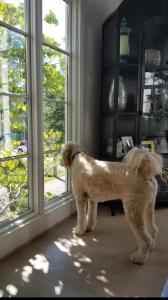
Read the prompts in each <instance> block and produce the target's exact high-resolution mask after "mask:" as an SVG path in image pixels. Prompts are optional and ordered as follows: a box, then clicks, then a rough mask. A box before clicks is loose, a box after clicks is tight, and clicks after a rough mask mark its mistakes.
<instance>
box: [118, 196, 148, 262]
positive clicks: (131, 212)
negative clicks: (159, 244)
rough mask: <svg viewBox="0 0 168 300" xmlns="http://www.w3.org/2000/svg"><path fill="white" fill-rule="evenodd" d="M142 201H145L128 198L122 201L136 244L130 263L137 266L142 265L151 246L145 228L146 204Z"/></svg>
mask: <svg viewBox="0 0 168 300" xmlns="http://www.w3.org/2000/svg"><path fill="white" fill-rule="evenodd" d="M141 197H143V196H141ZM137 198H138V197H137ZM144 200H145V199H143V202H142V198H141V199H139V201H138V199H130V198H129V199H128V201H126V202H125V201H123V207H124V211H125V216H126V219H127V222H128V223H129V225H130V227H131V229H132V231H133V233H134V235H135V237H136V239H137V242H138V251H137V252H135V253H133V254H132V255H131V257H130V258H131V261H132V262H134V263H138V264H143V263H144V261H145V259H146V258H147V257H148V254H149V251H150V249H151V246H152V238H151V236H150V234H149V233H148V231H147V228H146V226H145V213H146V207H147V203H146V202H145V201H144ZM146 201H147V200H146Z"/></svg>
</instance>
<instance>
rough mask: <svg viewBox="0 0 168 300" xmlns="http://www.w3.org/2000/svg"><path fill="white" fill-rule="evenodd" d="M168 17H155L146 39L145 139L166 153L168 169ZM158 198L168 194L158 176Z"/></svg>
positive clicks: (167, 183) (145, 143) (165, 183)
mask: <svg viewBox="0 0 168 300" xmlns="http://www.w3.org/2000/svg"><path fill="white" fill-rule="evenodd" d="M167 33H168V20H167V19H165V18H164V19H157V20H156V19H153V20H152V21H151V22H149V23H148V24H147V26H146V29H145V31H144V39H143V67H142V70H143V72H142V102H141V105H142V106H141V111H142V118H141V143H142V145H143V146H144V147H147V148H151V149H152V150H154V151H156V152H157V153H159V154H161V155H162V157H163V171H164V172H168V37H167V36H168V34H167ZM158 182H159V193H158V199H165V198H167V193H168V180H167V179H166V178H165V181H163V180H161V179H160V178H158Z"/></svg>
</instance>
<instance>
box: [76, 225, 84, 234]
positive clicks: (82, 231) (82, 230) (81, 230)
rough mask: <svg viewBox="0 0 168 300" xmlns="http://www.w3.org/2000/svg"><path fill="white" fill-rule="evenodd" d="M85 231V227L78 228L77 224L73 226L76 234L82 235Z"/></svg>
mask: <svg viewBox="0 0 168 300" xmlns="http://www.w3.org/2000/svg"><path fill="white" fill-rule="evenodd" d="M85 232H86V229H84V228H79V227H78V226H76V227H75V234H77V235H84V234H85Z"/></svg>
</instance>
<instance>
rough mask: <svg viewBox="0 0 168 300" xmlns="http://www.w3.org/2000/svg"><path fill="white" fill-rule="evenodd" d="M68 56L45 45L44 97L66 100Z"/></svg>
mask: <svg viewBox="0 0 168 300" xmlns="http://www.w3.org/2000/svg"><path fill="white" fill-rule="evenodd" d="M67 63H68V62H67V56H66V55H64V54H62V53H60V52H58V51H55V50H53V49H51V48H49V47H46V46H43V95H44V98H52V99H57V100H66V86H67V81H66V80H67V68H68V65H67Z"/></svg>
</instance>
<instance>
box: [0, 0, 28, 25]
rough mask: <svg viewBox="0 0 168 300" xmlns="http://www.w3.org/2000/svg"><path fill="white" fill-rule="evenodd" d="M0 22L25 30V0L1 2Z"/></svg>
mask: <svg viewBox="0 0 168 300" xmlns="http://www.w3.org/2000/svg"><path fill="white" fill-rule="evenodd" d="M0 7H1V9H0V20H1V21H3V22H5V23H7V24H9V25H12V26H15V27H17V28H18V29H22V30H24V28H25V14H24V11H25V8H24V0H0Z"/></svg>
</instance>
